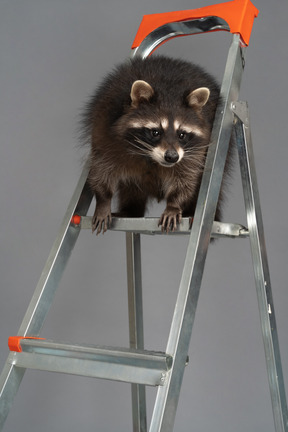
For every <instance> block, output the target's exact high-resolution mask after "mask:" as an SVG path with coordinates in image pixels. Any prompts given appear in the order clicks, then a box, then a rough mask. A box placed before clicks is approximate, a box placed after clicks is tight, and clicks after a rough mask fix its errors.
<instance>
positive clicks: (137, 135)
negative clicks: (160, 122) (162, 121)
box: [128, 127, 163, 146]
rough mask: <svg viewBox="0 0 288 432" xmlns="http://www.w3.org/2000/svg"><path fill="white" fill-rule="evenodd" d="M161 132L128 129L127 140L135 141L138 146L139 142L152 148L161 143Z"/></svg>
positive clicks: (144, 128) (160, 130)
mask: <svg viewBox="0 0 288 432" xmlns="http://www.w3.org/2000/svg"><path fill="white" fill-rule="evenodd" d="M162 135H163V130H162V129H161V128H159V129H156V128H153V129H149V128H146V127H142V128H133V129H129V131H128V137H129V140H131V139H132V141H133V140H136V141H137V142H138V143H139V144H140V141H144V142H145V143H147V144H150V145H152V146H154V145H157V144H158V143H159V142H160V141H161V137H162Z"/></svg>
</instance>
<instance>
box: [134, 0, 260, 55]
mask: <svg viewBox="0 0 288 432" xmlns="http://www.w3.org/2000/svg"><path fill="white" fill-rule="evenodd" d="M258 12H259V11H258V9H257V8H256V7H255V6H254V5H253V4H252V3H251V1H250V0H233V1H229V2H227V3H219V4H216V5H212V6H206V7H203V8H199V9H192V10H184V11H176V12H165V13H158V14H152V15H144V16H143V19H142V22H141V24H140V26H139V29H138V32H137V34H136V36H135V39H134V42H133V44H132V49H133V48H136V47H138V46H139V45H140V44H141V42H142V41H143V39H145V37H146V36H148V35H149V34H150V33H151V32H152V31H153V30H156V29H157V28H159V27H161V26H163V25H165V24H169V23H172V22H180V21H188V20H192V19H199V18H204V17H207V16H217V17H219V18H222V19H224V20H225V21H226V22H227V24H228V25H229V27H230V32H231V33H239V34H240V36H241V38H242V41H243V42H244V44H245V45H248V44H249V39H250V35H251V31H252V27H253V22H254V18H256V17H257V15H258Z"/></svg>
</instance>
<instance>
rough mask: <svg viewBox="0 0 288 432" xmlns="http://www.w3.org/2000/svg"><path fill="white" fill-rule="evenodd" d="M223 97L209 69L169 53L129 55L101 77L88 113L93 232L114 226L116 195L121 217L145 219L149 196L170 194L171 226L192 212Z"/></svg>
mask: <svg viewBox="0 0 288 432" xmlns="http://www.w3.org/2000/svg"><path fill="white" fill-rule="evenodd" d="M218 98H219V86H218V84H217V83H216V81H215V80H214V78H213V77H212V76H211V75H209V74H208V73H207V72H205V71H204V70H203V69H202V68H200V67H198V66H196V65H194V64H192V63H189V62H186V61H182V60H176V59H172V58H168V57H164V56H152V57H149V58H147V59H145V60H143V59H140V58H135V59H132V60H129V61H126V62H125V63H123V64H121V65H120V66H118V67H117V68H116V69H115V70H114V71H113V72H112V73H111V74H110V75H109V76H108V77H107V78H106V79H105V80H104V82H103V83H102V84H101V85H100V87H99V88H98V90H97V91H96V92H95V94H94V95H93V97H92V98H91V100H90V102H89V103H88V105H87V107H86V110H85V112H84V116H83V125H84V127H83V129H84V134H85V135H86V138H88V139H89V141H90V144H91V151H90V155H89V162H90V174H89V184H90V187H91V189H92V191H93V193H94V194H95V197H96V209H95V213H94V216H93V220H92V227H93V231H94V230H96V232H97V234H99V233H100V232H101V231H102V230H103V232H105V231H106V230H107V228H108V227H109V224H110V221H111V199H112V197H113V196H114V195H115V194H116V193H117V195H118V207H119V209H118V210H119V211H118V213H117V215H119V216H128V217H129V216H130V217H142V216H144V213H145V209H146V205H147V201H148V200H149V199H151V198H156V199H157V200H158V201H161V200H166V208H165V210H164V212H163V214H162V216H161V217H160V220H159V225H161V226H162V229H163V230H166V231H168V230H169V229H171V230H174V229H175V228H176V226H177V223H179V222H180V220H181V217H182V216H193V214H194V210H195V205H196V200H197V195H198V192H199V186H200V181H201V176H202V172H203V166H204V163H205V158H206V154H207V148H208V145H209V138H210V133H211V128H212V124H213V119H214V115H215V110H216V106H217V102H218ZM220 195H221V194H220ZM220 201H221V196H220V199H219V202H218V206H217V211H216V216H215V218H216V220H219V219H220V204H221V203H220Z"/></svg>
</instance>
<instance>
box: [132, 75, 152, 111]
mask: <svg viewBox="0 0 288 432" xmlns="http://www.w3.org/2000/svg"><path fill="white" fill-rule="evenodd" d="M153 94H154V90H153V88H152V87H151V85H150V84H148V83H147V82H146V81H142V80H137V81H134V83H133V84H132V87H131V93H130V96H131V101H132V102H131V106H132V107H133V108H137V107H138V105H139V103H140V101H141V99H144V100H146V101H149V99H151V97H152V96H153Z"/></svg>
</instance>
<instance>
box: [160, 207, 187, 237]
mask: <svg viewBox="0 0 288 432" xmlns="http://www.w3.org/2000/svg"><path fill="white" fill-rule="evenodd" d="M181 219H182V211H181V209H180V208H179V207H172V206H167V207H166V209H165V210H164V212H163V213H162V216H161V218H160V220H159V223H158V226H161V227H162V231H166V233H168V232H169V231H175V229H176V228H177V224H179V223H180V222H181Z"/></svg>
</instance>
